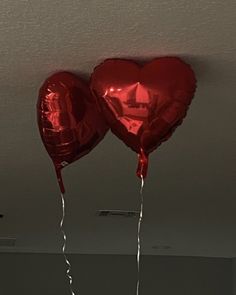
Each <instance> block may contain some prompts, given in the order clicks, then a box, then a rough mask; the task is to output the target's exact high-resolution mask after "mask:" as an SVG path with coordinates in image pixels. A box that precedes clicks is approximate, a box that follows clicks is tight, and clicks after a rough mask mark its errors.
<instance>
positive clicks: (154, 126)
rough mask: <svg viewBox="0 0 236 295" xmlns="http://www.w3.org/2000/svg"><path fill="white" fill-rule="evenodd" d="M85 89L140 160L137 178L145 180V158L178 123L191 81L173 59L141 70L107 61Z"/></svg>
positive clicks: (193, 82)
mask: <svg viewBox="0 0 236 295" xmlns="http://www.w3.org/2000/svg"><path fill="white" fill-rule="evenodd" d="M90 87H91V90H92V92H93V94H94V95H95V96H96V98H97V100H98V102H99V103H100V105H101V107H102V110H103V113H104V115H105V117H106V119H107V122H108V123H109V125H110V127H111V130H112V132H113V133H114V134H116V135H117V136H118V137H119V138H120V139H121V140H123V142H125V143H126V144H127V145H128V146H129V147H130V148H131V149H133V150H134V151H135V152H137V153H138V154H139V166H138V170H137V174H138V176H139V177H145V176H146V173H147V166H148V154H149V153H151V152H152V151H153V150H154V149H156V148H157V146H159V145H160V144H161V143H162V142H163V141H165V140H167V139H168V138H169V137H170V135H171V134H172V133H173V131H174V130H175V128H176V127H177V126H178V125H179V124H181V123H182V120H183V118H184V117H185V116H186V112H187V109H188V107H189V104H190V102H191V100H192V98H193V95H194V92H195V88H196V79H195V75H194V72H193V71H192V69H191V67H190V66H189V65H188V64H186V63H185V62H183V61H182V60H181V59H179V58H176V57H161V58H156V59H154V60H153V61H151V62H149V63H146V64H145V65H144V66H141V65H139V64H137V63H135V62H134V61H130V60H123V59H108V60H105V61H104V62H103V63H102V64H100V65H99V66H97V67H96V68H95V69H94V72H93V74H92V76H91V81H90Z"/></svg>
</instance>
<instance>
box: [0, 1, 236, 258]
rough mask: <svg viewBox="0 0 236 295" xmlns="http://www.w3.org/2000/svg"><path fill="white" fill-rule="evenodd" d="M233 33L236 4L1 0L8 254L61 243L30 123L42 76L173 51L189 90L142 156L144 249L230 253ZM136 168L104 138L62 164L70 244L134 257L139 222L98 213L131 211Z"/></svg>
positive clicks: (44, 160) (128, 154)
mask: <svg viewBox="0 0 236 295" xmlns="http://www.w3.org/2000/svg"><path fill="white" fill-rule="evenodd" d="M235 28H236V2H235V1H234V0H232V1H230V0H226V1H220V0H217V1H206V0H204V1H203V0H199V1H184V0H178V1H171V0H159V1H155V0H147V1H143V0H142V1H141V0H136V1H134V0H130V1H125V0H120V1H115V0H112V1H108V0H100V1H95V0H89V1H88V0H87V1H84V0H81V1H79V0H77V1H72V0H58V1H56V0H48V1H45V0H41V1H37V0H32V1H30V0H29V1H25V0H1V1H0V40H1V46H0V126H1V141H0V151H1V153H0V163H1V170H0V179H1V194H0V210H1V212H0V213H3V214H4V215H5V217H4V218H3V219H0V236H2V237H6V236H7V237H16V238H17V241H16V247H15V248H14V249H13V251H19V252H59V251H60V250H61V243H62V240H61V236H60V233H59V219H60V214H61V211H60V210H61V209H60V195H59V191H58V188H57V185H56V181H55V176H54V172H53V168H52V165H51V162H50V160H49V158H48V156H47V154H46V152H45V150H44V148H43V146H42V144H41V141H40V138H39V135H38V130H37V125H36V119H35V104H36V100H37V92H38V88H39V86H40V84H41V83H42V81H43V80H44V79H45V78H46V77H47V76H48V75H49V74H51V73H52V72H55V71H57V70H70V71H74V72H77V73H80V74H81V75H82V76H83V77H86V78H88V77H89V74H90V73H91V71H92V69H93V67H94V66H95V65H96V64H98V63H99V62H101V61H102V60H103V59H105V58H108V57H126V58H127V57H130V58H136V59H142V60H143V59H147V60H148V59H151V58H152V57H156V56H162V55H177V56H180V57H182V58H183V59H184V60H186V61H187V62H189V63H190V64H191V65H192V66H193V68H194V70H195V71H196V74H197V78H198V89H197V94H196V96H195V99H194V102H193V103H192V105H191V109H190V111H189V113H188V117H187V118H186V120H185V122H184V124H183V125H182V126H181V127H180V128H179V129H178V130H177V131H176V132H175V134H174V136H173V137H172V138H171V139H170V140H169V141H168V142H166V143H165V144H163V145H162V146H161V147H160V149H159V150H158V151H155V153H153V154H152V156H151V159H150V170H149V177H148V179H147V182H146V187H145V204H144V205H145V206H144V223H143V226H142V241H143V252H144V253H146V254H155V253H156V254H168V255H201V256H224V257H231V256H236V231H235V228H236V217H235V209H236V200H235V195H236V193H235V176H236V171H235V150H236V140H235V131H236V130H235V126H236V124H235V107H236V101H235V93H236V83H235V77H236V38H235V35H236V30H235ZM135 169H136V155H135V154H134V153H133V152H132V151H130V150H129V149H128V148H127V147H126V146H125V145H124V144H123V143H122V142H120V141H119V140H118V139H116V138H115V137H114V136H112V134H108V136H107V137H106V138H105V140H104V141H103V142H102V143H101V144H100V145H99V146H98V147H97V148H96V149H95V150H94V151H93V152H92V153H90V154H89V155H87V156H86V157H84V158H83V159H81V160H80V161H78V162H77V163H75V164H73V165H71V166H69V167H68V168H66V169H65V171H64V177H65V183H66V188H67V195H66V199H67V217H66V221H65V226H66V230H67V233H68V251H70V252H74V253H123V254H130V253H133V254H134V253H135V252H136V228H137V219H122V218H100V217H98V216H96V211H97V210H100V209H123V210H138V208H139V181H138V180H137V179H136V177H135ZM155 245H169V246H170V247H171V248H170V249H166V250H154V249H153V248H152V247H153V246H155ZM1 251H10V249H7V248H2V249H1Z"/></svg>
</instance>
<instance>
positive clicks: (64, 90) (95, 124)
mask: <svg viewBox="0 0 236 295" xmlns="http://www.w3.org/2000/svg"><path fill="white" fill-rule="evenodd" d="M37 115H38V126H39V131H40V134H41V138H42V141H43V143H44V145H45V148H46V150H47V152H48V154H49V155H50V157H51V158H52V161H53V163H54V165H55V168H56V172H57V177H58V182H59V185H60V189H61V191H62V192H64V186H63V182H62V178H61V169H62V168H63V167H65V166H66V165H68V164H70V163H72V162H74V161H76V160H78V159H79V158H81V157H82V156H84V155H85V154H87V153H89V152H90V151H91V150H92V149H93V148H94V147H95V146H96V145H97V144H98V143H99V142H100V140H101V139H102V138H103V137H104V135H105V133H106V132H107V130H108V127H107V125H106V123H105V121H104V119H103V117H102V116H101V115H100V114H99V111H98V108H97V104H96V101H95V100H94V98H93V96H92V95H91V92H90V90H89V87H88V86H87V84H85V82H83V81H82V80H81V79H80V78H79V77H77V76H76V75H74V74H72V73H68V72H58V73H55V74H54V75H52V76H51V77H49V78H48V79H47V80H46V81H45V82H44V84H43V85H42V87H41V88H40V91H39V98H38V104H37Z"/></svg>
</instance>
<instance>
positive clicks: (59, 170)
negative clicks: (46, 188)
mask: <svg viewBox="0 0 236 295" xmlns="http://www.w3.org/2000/svg"><path fill="white" fill-rule="evenodd" d="M55 170H56V175H57V182H58V185H59V188H60V191H61V193H62V194H64V193H65V187H64V183H63V179H62V175H61V168H60V167H59V168H58V167H55Z"/></svg>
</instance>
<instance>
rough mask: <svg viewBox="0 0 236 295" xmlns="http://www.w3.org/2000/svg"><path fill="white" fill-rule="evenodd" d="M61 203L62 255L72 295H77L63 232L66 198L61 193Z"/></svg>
mask: <svg viewBox="0 0 236 295" xmlns="http://www.w3.org/2000/svg"><path fill="white" fill-rule="evenodd" d="M61 203H62V218H61V222H60V229H61V233H62V236H63V246H62V253H63V256H64V258H65V262H66V265H67V270H66V275H67V278H68V279H69V284H70V292H71V295H75V293H74V291H73V288H72V284H73V278H72V275H71V274H70V270H71V264H70V261H69V259H68V258H67V256H66V254H65V250H66V241H67V238H66V234H65V231H64V230H63V225H64V219H65V198H64V194H63V193H61Z"/></svg>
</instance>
